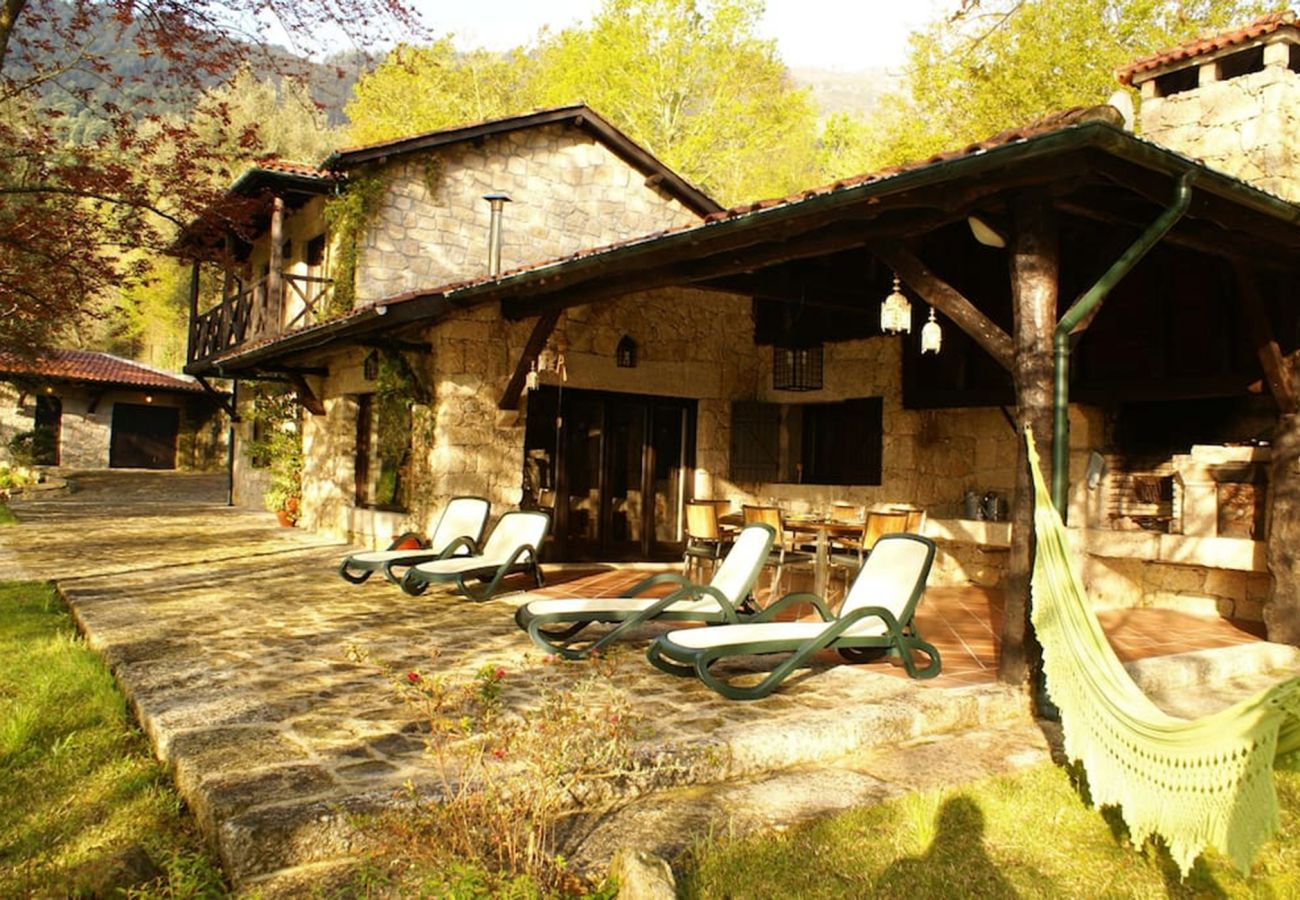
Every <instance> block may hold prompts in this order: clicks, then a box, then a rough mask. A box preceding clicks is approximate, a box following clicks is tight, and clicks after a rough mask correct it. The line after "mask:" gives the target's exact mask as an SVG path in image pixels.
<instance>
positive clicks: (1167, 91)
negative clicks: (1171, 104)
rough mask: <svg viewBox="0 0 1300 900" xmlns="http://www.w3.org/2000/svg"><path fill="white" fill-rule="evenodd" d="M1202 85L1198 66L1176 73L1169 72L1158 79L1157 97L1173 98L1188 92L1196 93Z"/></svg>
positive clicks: (1179, 70)
mask: <svg viewBox="0 0 1300 900" xmlns="http://www.w3.org/2000/svg"><path fill="white" fill-rule="evenodd" d="M1199 84H1200V71H1199V69H1198V68H1197V67H1196V66H1188V67H1187V68H1185V69H1178V70H1177V71H1174V72H1167V73H1165V74H1164V75H1161V76H1159V77H1158V78H1156V96H1157V97H1172V96H1173V95H1174V94H1181V93H1184V92H1186V91H1194V90H1196V88H1197V86H1198V85H1199Z"/></svg>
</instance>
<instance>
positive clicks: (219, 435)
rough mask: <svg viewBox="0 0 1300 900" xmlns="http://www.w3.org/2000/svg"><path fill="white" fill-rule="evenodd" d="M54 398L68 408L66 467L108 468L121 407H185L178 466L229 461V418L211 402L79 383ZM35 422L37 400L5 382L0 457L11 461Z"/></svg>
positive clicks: (0, 399)
mask: <svg viewBox="0 0 1300 900" xmlns="http://www.w3.org/2000/svg"><path fill="white" fill-rule="evenodd" d="M53 396H56V397H58V398H59V399H60V400H61V401H62V404H63V416H62V420H61V427H60V440H59V465H60V466H62V467H65V468H71V469H103V468H107V467H108V462H109V449H110V446H111V443H112V437H113V406H114V404H116V403H131V404H141V405H143V404H151V405H154V406H175V407H179V408H180V411H181V412H180V430H179V433H178V436H177V444H176V468H178V469H184V470H189V471H217V470H219V469H220V468H221V466H222V465H224V463H225V458H226V449H225V448H226V430H225V420H224V417H223V416H221V415H220V414H219V413H218V412H216V411H215V410H214V409H213V408H212V407H211V406H210V405H208V404H207V403H203V402H195V401H194V400H192V399H191V398H189V397H186V396H184V395H178V394H169V393H164V392H161V391H160V392H147V391H141V390H129V389H118V390H111V389H110V390H107V391H103V390H99V389H96V390H92V389H91V388H89V387H85V386H82V385H75V384H66V385H61V386H60V387H59V388H58V389H57V391H56V392H55V393H54V394H53ZM20 400H21V401H22V402H21V403H20V402H19V401H20ZM92 405H94V411H93V412H92V411H91V406H92ZM34 419H35V402H34V400H33V398H32V396H31V395H22V394H20V393H19V391H18V389H17V388H15V387H14V386H13V385H12V384H10V383H9V382H5V381H0V459H3V460H8V458H9V441H10V439H12V438H13V437H14V435H16V434H22V433H23V432H27V431H31V430H32V427H33V425H34Z"/></svg>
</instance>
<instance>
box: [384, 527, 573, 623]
mask: <svg viewBox="0 0 1300 900" xmlns="http://www.w3.org/2000/svg"><path fill="white" fill-rule="evenodd" d="M550 528H551V514H550V513H548V512H546V511H544V510H539V509H526V510H520V509H516V510H511V511H510V512H508V513H506V514H504V515H503V516H502V517H501V518H500V519H499V520H498V521H497V523H496V525H495V526H494V527H493V528H492V532H491V534H489V535H488V536H487V538H486V539H485V540H484V541H483V550H482V552H481V553H480V554H478V555H476V556H467V557H460V556H457V557H446V558H443V559H435V560H430V561H429V562H425V563H420V564H419V565H415V566H411V568H409V569H407V570H406V574H405V575H404V576H402V581H401V588H402V590H403V591H405V592H406V593H408V594H410V595H411V596H412V597H416V596H419V595H420V594H423V593H424V592H425V591H427V590H428V589H429V586H430V585H432V584H446V583H449V582H452V583H455V585H456V590H457V592H459V593H461V594H464V595H465V596H466V597H468V598H469V599H471V600H475V601H478V602H482V601H484V600H489V599H491V598H492V597H493V595H495V594H496V592H497V588H499V587H500V586H501V582H502V580H503V579H504V578H506V576H508V575H512V574H515V573H519V572H522V573H524V574H527V575H530V576H531V577H532V579H533V581H534V582H535V583H536V585H537V586H538V587H541V586H542V585H544V584H545V583H546V579H545V577H544V576H543V575H542V565H541V558H540V555H541V549H542V544H543V543H544V542H545V541H546V535H547V532H549V531H550ZM470 580H476V581H479V582H482V583H483V584H484V586H483V587H471V586H470V584H469V581H470Z"/></svg>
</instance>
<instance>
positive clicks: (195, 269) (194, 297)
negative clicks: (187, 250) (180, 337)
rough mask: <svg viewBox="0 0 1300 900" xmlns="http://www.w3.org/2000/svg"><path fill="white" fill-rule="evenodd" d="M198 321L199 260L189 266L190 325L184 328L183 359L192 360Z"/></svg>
mask: <svg viewBox="0 0 1300 900" xmlns="http://www.w3.org/2000/svg"><path fill="white" fill-rule="evenodd" d="M198 322H199V261H198V260H197V259H196V260H194V262H193V264H192V265H191V266H190V327H189V328H187V329H185V361H186V362H194V351H195V346H194V338H195V336H196V335H195V331H196V329H197V328H198Z"/></svg>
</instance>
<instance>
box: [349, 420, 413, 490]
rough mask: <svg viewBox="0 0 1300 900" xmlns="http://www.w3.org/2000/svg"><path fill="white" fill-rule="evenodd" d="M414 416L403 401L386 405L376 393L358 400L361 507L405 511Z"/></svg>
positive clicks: (357, 487)
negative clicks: (412, 419)
mask: <svg viewBox="0 0 1300 900" xmlns="http://www.w3.org/2000/svg"><path fill="white" fill-rule="evenodd" d="M410 448H411V414H410V410H409V408H408V407H407V406H406V403H405V401H404V400H402V401H401V402H392V401H390V402H387V403H385V402H384V401H383V400H382V399H381V398H379V397H378V395H376V394H362V395H360V396H359V397H358V398H357V456H356V480H357V483H356V499H357V505H358V506H367V507H372V508H375V509H393V510H402V509H405V508H406V482H407V481H408V480H409V474H410V473H409V461H410V455H411V454H410Z"/></svg>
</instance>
